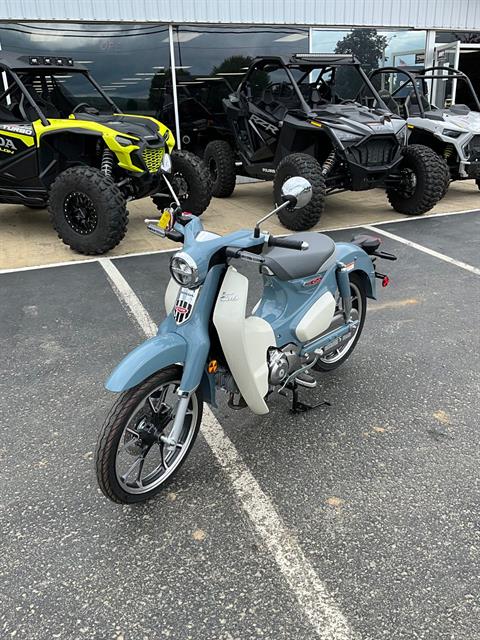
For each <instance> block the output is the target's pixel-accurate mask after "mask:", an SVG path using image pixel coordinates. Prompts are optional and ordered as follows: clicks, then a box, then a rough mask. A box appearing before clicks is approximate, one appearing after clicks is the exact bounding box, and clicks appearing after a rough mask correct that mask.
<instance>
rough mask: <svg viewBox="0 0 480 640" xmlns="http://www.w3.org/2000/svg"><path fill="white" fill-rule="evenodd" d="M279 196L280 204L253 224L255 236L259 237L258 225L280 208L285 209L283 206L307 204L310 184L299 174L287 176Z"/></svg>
mask: <svg viewBox="0 0 480 640" xmlns="http://www.w3.org/2000/svg"><path fill="white" fill-rule="evenodd" d="M281 198H282V204H281V205H280V206H278V207H276V208H275V209H274V210H273V211H270V213H267V215H266V216H263V218H260V220H259V221H258V222H257V224H256V225H255V232H254V236H255V238H258V237H260V225H261V224H262V222H265V220H268V218H270V217H271V216H273V215H274V214H275V213H278V212H279V211H280V210H281V209H285V207H289V208H291V209H301V208H302V207H305V206H307V204H308V203H309V202H310V200H311V199H312V185H311V184H310V182H309V181H308V180H306V179H305V178H302V177H300V176H294V177H293V178H289V179H288V180H286V181H285V182H284V183H283V186H282V196H281Z"/></svg>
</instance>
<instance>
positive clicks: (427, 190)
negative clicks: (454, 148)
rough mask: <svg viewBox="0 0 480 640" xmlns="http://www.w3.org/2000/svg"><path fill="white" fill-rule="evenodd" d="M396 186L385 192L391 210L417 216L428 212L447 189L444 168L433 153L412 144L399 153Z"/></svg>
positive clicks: (420, 145) (442, 162) (443, 162)
mask: <svg viewBox="0 0 480 640" xmlns="http://www.w3.org/2000/svg"><path fill="white" fill-rule="evenodd" d="M400 173H401V179H400V182H399V184H398V185H397V184H396V185H395V186H393V187H389V188H388V189H387V198H388V201H389V202H390V204H391V205H392V207H393V208H394V209H395V211H398V212H399V213H405V214H406V215H409V216H419V215H422V214H423V213H426V212H427V211H430V209H432V208H433V207H434V206H435V205H436V204H437V202H438V201H439V200H441V199H442V198H443V196H444V195H445V193H446V192H447V189H448V181H449V175H448V167H447V166H446V163H445V161H444V160H443V158H441V157H440V156H439V155H438V154H437V153H435V151H432V149H430V148H429V147H426V146H424V145H422V144H412V145H410V146H409V147H406V148H405V150H404V152H403V160H402V162H401V165H400Z"/></svg>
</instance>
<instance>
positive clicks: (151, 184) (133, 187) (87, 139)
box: [0, 51, 211, 254]
mask: <svg viewBox="0 0 480 640" xmlns="http://www.w3.org/2000/svg"><path fill="white" fill-rule="evenodd" d="M0 72H1V74H0V78H2V79H3V89H0V92H1V95H0V203H14V204H22V205H25V206H27V207H30V208H44V207H46V206H48V209H49V214H50V220H51V222H52V224H53V227H54V229H55V230H56V231H57V233H58V236H59V237H60V238H61V239H62V240H63V242H64V243H65V244H67V245H69V246H70V247H71V248H72V249H74V250H76V251H79V252H80V253H84V254H102V253H105V252H106V251H109V250H110V249H112V248H113V247H115V246H116V245H117V244H118V243H119V242H120V241H121V240H122V238H123V237H124V236H125V233H126V230H127V223H128V210H127V202H128V201H129V200H137V199H139V198H144V197H145V196H152V198H153V202H154V204H155V205H156V206H158V207H159V208H163V207H164V206H167V205H168V204H169V203H170V202H171V200H172V194H171V191H170V188H169V185H170V187H172V188H173V190H174V191H175V193H176V194H177V196H178V197H179V199H180V201H181V202H182V205H183V207H184V209H185V210H187V211H191V212H192V213H194V214H196V215H200V214H202V213H203V212H204V211H205V209H206V208H207V207H208V205H209V203H210V199H211V182H210V178H209V173H208V171H207V169H206V167H205V166H204V164H203V162H202V161H201V160H200V159H199V158H198V157H197V156H195V155H194V154H192V153H189V152H187V151H178V150H176V151H174V150H173V148H174V145H175V140H174V137H173V135H172V132H171V131H170V130H169V129H168V128H167V127H166V126H165V125H163V124H162V123H161V122H159V121H158V120H156V119H154V118H151V117H148V116H141V115H129V114H123V113H121V111H120V109H118V107H117V106H116V105H115V103H114V102H113V101H112V100H111V98H110V97H109V96H108V95H107V94H106V93H105V92H104V91H103V90H102V88H101V87H100V86H99V85H98V84H97V83H96V82H95V80H94V79H93V78H92V77H91V75H90V74H89V72H88V70H87V69H86V68H84V67H82V66H81V65H79V64H76V63H75V62H74V61H73V60H72V58H69V57H57V56H51V57H49V56H33V55H22V54H14V53H8V52H5V51H2V52H0ZM0 83H1V80H0ZM168 174H170V175H169V177H168V178H167V175H168Z"/></svg>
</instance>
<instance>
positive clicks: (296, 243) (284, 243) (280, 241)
mask: <svg viewBox="0 0 480 640" xmlns="http://www.w3.org/2000/svg"><path fill="white" fill-rule="evenodd" d="M268 246H269V247H283V248H284V249H296V250H297V251H305V250H306V249H308V242H304V241H303V240H294V239H293V238H274V237H273V236H270V237H269V239H268Z"/></svg>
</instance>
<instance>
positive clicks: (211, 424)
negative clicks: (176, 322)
mask: <svg viewBox="0 0 480 640" xmlns="http://www.w3.org/2000/svg"><path fill="white" fill-rule="evenodd" d="M99 262H100V264H101V265H102V267H103V268H104V269H105V272H106V274H107V276H108V279H109V281H110V283H111V284H112V288H113V290H114V292H115V294H116V295H117V297H118V299H119V301H120V303H121V304H122V306H123V307H125V308H127V309H128V310H129V315H131V316H133V317H134V318H135V321H136V323H138V325H139V326H140V327H141V328H142V331H143V333H144V334H145V335H146V336H147V337H149V338H150V337H151V336H152V335H154V334H155V332H156V326H155V323H154V322H153V320H152V319H151V317H150V315H149V313H148V312H147V310H146V309H145V308H144V307H143V305H142V303H141V302H140V300H139V299H138V297H137V296H136V294H135V293H134V291H133V290H132V288H131V287H130V285H129V284H128V283H127V281H126V280H125V278H124V277H123V276H122V274H121V273H120V271H119V270H118V269H117V267H116V266H115V265H114V264H112V262H111V261H110V259H109V258H103V259H100V260H99ZM203 415H204V420H203V422H202V433H203V435H204V437H205V440H206V441H207V443H208V445H209V447H210V449H211V450H212V453H213V455H214V456H215V458H216V459H217V461H218V463H219V464H220V465H221V467H222V468H223V470H224V471H225V473H226V475H227V477H228V478H229V480H230V482H231V483H232V487H233V489H234V491H235V494H236V496H237V498H238V500H239V502H240V504H241V506H242V508H243V509H244V511H245V512H246V514H247V516H248V517H249V519H250V521H251V523H252V524H253V526H254V527H255V530H256V532H257V534H258V535H259V536H260V537H261V538H262V540H263V542H264V544H265V546H266V547H267V549H268V550H269V552H270V553H271V554H272V556H273V558H274V560H275V562H276V564H277V566H278V568H279V570H280V571H281V573H282V575H283V577H284V578H285V580H286V581H287V583H288V585H289V586H290V589H291V590H292V592H293V593H294V595H295V597H296V599H297V601H298V603H299V605H300V607H301V608H302V610H303V612H304V614H305V616H306V617H307V618H308V620H309V622H310V624H311V625H312V627H313V629H314V630H315V633H316V635H317V636H318V637H319V638H321V639H322V640H353V639H354V637H355V635H354V633H353V632H352V630H351V629H350V627H349V625H348V622H347V620H346V619H345V617H344V615H343V613H342V612H341V611H340V609H339V608H338V606H337V604H336V603H335V601H334V600H333V598H332V596H331V595H330V594H329V593H328V591H327V589H326V587H325V585H324V584H323V582H322V581H321V580H320V578H319V577H318V576H317V574H316V573H315V570H314V568H313V567H312V565H311V564H310V562H309V561H308V559H307V558H306V556H305V554H304V553H303V551H302V549H301V547H300V545H299V543H298V541H297V540H296V538H295V537H294V536H293V535H292V534H291V533H290V531H288V529H287V527H286V526H285V524H284V523H283V521H282V519H281V518H280V516H279V514H278V513H277V511H276V509H275V507H274V505H273V503H272V501H271V500H270V498H269V497H268V496H267V495H266V494H265V493H264V492H263V491H262V489H261V487H260V485H259V484H258V482H257V481H256V480H255V478H254V477H253V475H252V473H251V471H250V470H249V468H248V467H247V465H246V464H245V462H244V461H243V460H242V458H241V456H240V454H239V453H238V451H237V449H236V448H235V446H234V444H233V443H232V441H231V440H230V438H229V437H228V436H227V435H226V434H225V432H224V431H223V429H222V427H221V425H220V423H219V422H218V421H217V419H216V418H215V416H214V415H213V413H212V412H211V410H210V409H209V407H208V406H206V407H205V410H204V414H203Z"/></svg>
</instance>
